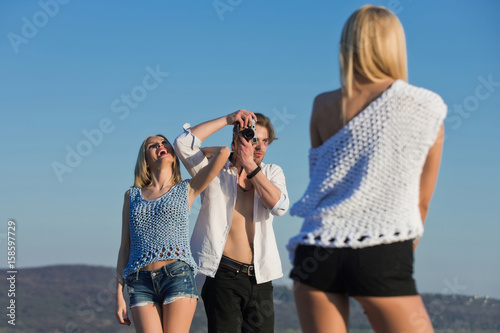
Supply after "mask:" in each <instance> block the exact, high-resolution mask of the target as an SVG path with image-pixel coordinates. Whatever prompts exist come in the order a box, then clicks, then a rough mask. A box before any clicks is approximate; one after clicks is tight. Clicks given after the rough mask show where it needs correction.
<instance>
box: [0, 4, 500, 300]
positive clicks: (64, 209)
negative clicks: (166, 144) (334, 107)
mask: <svg viewBox="0 0 500 333" xmlns="http://www.w3.org/2000/svg"><path fill="white" fill-rule="evenodd" d="M372 3H373V4H376V5H383V6H386V7H388V8H390V9H392V10H393V11H395V12H396V13H397V15H398V16H399V18H400V20H401V22H402V24H403V26H404V27H405V31H406V37H407V46H408V63H409V66H408V67H409V81H410V83H412V84H414V85H417V86H423V87H426V88H428V89H431V90H433V91H435V92H437V93H439V94H440V95H441V96H442V97H443V99H444V101H445V102H446V103H447V104H448V106H449V114H448V118H447V120H446V122H445V126H446V136H447V138H446V142H445V148H444V155H443V162H442V167H441V170H440V175H439V179H438V184H437V187H436V191H435V195H434V198H433V201H432V202H431V207H430V212H429V215H428V218H427V222H426V232H425V235H424V237H423V239H422V241H421V242H420V245H419V248H418V249H417V252H416V278H417V284H418V287H419V290H420V291H421V292H444V293H448V294H450V293H463V294H469V295H490V296H494V297H497V298H500V286H499V284H498V281H500V258H499V255H498V253H500V242H499V241H498V238H499V235H500V218H499V214H498V211H497V210H496V209H497V207H498V198H499V195H498V188H499V187H500V178H499V176H498V173H497V171H498V165H499V164H500V156H499V151H500V149H499V148H500V140H499V139H500V134H499V133H500V131H498V129H497V128H498V124H499V123H500V114H499V112H498V111H499V110H498V109H499V108H498V106H499V105H500V57H499V53H500V46H499V43H498V36H499V35H500V24H499V23H498V16H499V14H500V4H499V3H498V2H496V1H493V0H491V1H476V2H474V4H473V3H471V2H470V1H430V0H421V1H412V0H399V1H396V0H388V1H374V2H372ZM363 4H365V2H362V1H349V2H334V1H326V0H318V1H311V2H306V1H300V2H299V1H296V2H293V1H274V2H269V1H262V0H260V1H245V0H221V1H163V2H160V1H150V2H132V1H120V2H118V1H107V2H98V1H78V0H72V1H68V0H65V1H63V0H59V1H57V0H41V1H13V0H9V1H2V4H1V5H0V34H1V36H2V38H1V39H0V55H1V59H2V61H1V62H0V73H1V74H0V75H1V81H0V84H1V85H2V87H1V89H0V108H1V109H0V110H1V120H0V129H1V130H0V133H1V134H0V135H1V140H0V147H1V151H2V163H0V183H1V184H2V186H1V189H2V191H0V220H1V221H3V222H2V225H3V227H2V228H3V229H4V230H0V243H1V244H0V247H2V250H1V251H2V252H1V253H4V252H3V251H5V248H6V245H5V243H6V240H7V239H6V232H7V222H8V221H9V219H15V220H16V224H17V235H16V238H17V239H16V241H17V265H18V267H37V266H47V265H54V264H82V263H83V264H91V265H104V266H114V265H115V262H116V256H117V251H118V247H119V241H120V232H121V230H120V228H121V220H120V219H121V208H122V203H123V193H124V192H125V190H126V189H127V187H128V186H130V185H131V184H132V181H133V168H134V164H135V159H136V156H137V152H138V149H139V145H140V143H141V142H142V140H143V139H144V138H145V137H146V136H148V135H151V134H157V133H162V134H164V135H166V136H167V137H168V138H170V139H174V138H175V137H176V136H177V135H178V134H179V133H180V131H181V129H182V125H183V124H184V123H185V122H189V123H191V124H197V123H199V122H202V121H205V120H208V119H212V118H215V117H218V116H222V115H225V114H228V113H230V112H232V111H234V110H237V109H239V108H245V109H248V110H252V111H255V112H262V113H264V114H267V115H268V116H269V117H270V118H271V119H272V120H273V121H274V124H275V127H276V128H277V132H278V133H277V135H278V137H279V140H278V141H276V142H275V143H273V145H272V146H270V148H269V150H268V154H267V156H266V159H265V161H266V162H267V163H276V164H279V165H280V166H282V167H283V169H284V171H285V175H286V177H287V183H288V190H289V194H290V197H291V201H292V202H294V201H296V200H298V198H299V197H300V196H301V194H302V193H303V191H304V190H305V188H306V186H307V181H308V169H307V165H308V163H307V155H308V148H309V134H308V124H309V116H310V110H311V105H312V100H313V98H314V96H315V95H317V94H318V93H320V92H323V91H327V90H333V89H336V88H338V86H339V79H338V77H339V73H338V41H339V37H340V31H341V29H342V26H343V24H344V22H345V21H346V19H347V18H348V16H349V15H350V14H351V13H352V12H353V11H354V10H355V9H357V8H358V7H360V6H361V5H363ZM216 6H218V7H217V8H218V9H217V8H216ZM206 143H207V145H222V144H226V145H228V144H229V143H230V129H229V128H226V129H224V130H222V131H220V133H217V134H216V135H214V136H213V137H211V138H209V139H208V140H207V142H206ZM76 155H78V156H76ZM55 168H56V169H55ZM55 170H57V171H55ZM184 175H185V176H186V175H187V173H185V172H184ZM197 207H199V205H195V208H194V209H193V211H192V217H193V218H192V220H193V221H194V220H195V217H196V214H197ZM300 225H301V220H300V219H298V218H295V217H291V216H290V215H288V214H287V215H285V216H284V217H281V218H278V219H276V220H275V231H276V234H277V239H278V245H279V248H280V252H281V257H282V261H283V266H284V270H285V275H287V273H288V271H289V269H290V264H289V262H288V254H287V253H286V250H285V244H286V243H287V240H288V239H289V238H290V237H291V236H293V235H294V234H295V233H297V232H298V230H299V228H300ZM6 256H7V255H6V254H5V256H4V258H5V259H1V261H0V267H5V266H6V264H7V263H6V262H7V259H6ZM281 282H284V283H286V282H287V279H286V278H285V279H283V280H282V281H281Z"/></svg>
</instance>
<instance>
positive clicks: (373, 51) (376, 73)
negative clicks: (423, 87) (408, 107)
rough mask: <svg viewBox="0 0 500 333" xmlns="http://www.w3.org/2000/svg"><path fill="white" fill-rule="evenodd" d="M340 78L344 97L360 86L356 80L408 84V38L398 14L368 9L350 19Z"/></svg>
mask: <svg viewBox="0 0 500 333" xmlns="http://www.w3.org/2000/svg"><path fill="white" fill-rule="evenodd" d="M340 75H341V77H340V81H341V84H342V95H343V96H344V97H348V96H350V95H351V93H352V89H353V86H356V85H357V82H356V76H361V77H364V78H366V79H368V80H370V81H372V82H380V81H383V80H385V79H388V78H393V79H396V80H397V79H401V80H404V81H408V72H407V65H406V41H405V34H404V30H403V26H402V25H401V22H400V21H399V19H398V18H397V17H396V15H394V13H392V12H391V11H390V10H388V9H386V8H384V7H375V6H372V5H365V6H363V7H361V8H359V9H358V10H356V11H355V12H354V13H353V14H352V15H351V17H349V19H348V20H347V22H346V23H345V25H344V28H343V29H342V37H341V40H340Z"/></svg>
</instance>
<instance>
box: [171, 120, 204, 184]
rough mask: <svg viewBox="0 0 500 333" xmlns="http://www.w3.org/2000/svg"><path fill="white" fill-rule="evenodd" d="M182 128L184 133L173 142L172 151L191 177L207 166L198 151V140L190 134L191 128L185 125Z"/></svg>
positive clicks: (199, 142) (202, 155) (201, 153)
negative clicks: (173, 150)
mask: <svg viewBox="0 0 500 333" xmlns="http://www.w3.org/2000/svg"><path fill="white" fill-rule="evenodd" d="M183 128H184V132H182V133H181V134H180V135H179V136H178V137H177V138H176V139H175V141H174V149H175V151H176V153H177V156H178V157H179V159H180V160H181V161H182V164H184V166H185V167H186V169H187V171H188V172H189V174H190V175H191V176H192V177H193V176H194V175H196V174H197V173H198V171H200V170H201V169H202V168H203V167H204V166H205V165H207V164H208V159H207V158H206V157H205V154H203V152H202V151H201V150H200V147H201V141H200V139H199V138H197V137H196V136H195V135H194V134H193V133H191V126H190V125H189V124H187V123H186V124H184V126H183Z"/></svg>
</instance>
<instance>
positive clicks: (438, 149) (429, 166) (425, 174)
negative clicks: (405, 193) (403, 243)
mask: <svg viewBox="0 0 500 333" xmlns="http://www.w3.org/2000/svg"><path fill="white" fill-rule="evenodd" d="M443 141H444V125H441V128H440V129H439V134H438V137H437V139H436V141H435V142H434V144H433V145H432V147H431V149H430V150H429V153H428V154H427V159H426V160H425V164H424V168H423V170H422V175H421V176H420V202H419V209H420V216H421V217H422V223H425V218H426V216H427V211H428V209H429V203H430V201H431V198H432V194H433V192H434V188H435V186H436V180H437V175H438V171H439V164H440V163H441V154H442V152H443ZM417 244H418V240H417V241H415V243H414V245H413V248H414V249H415V248H416V247H417Z"/></svg>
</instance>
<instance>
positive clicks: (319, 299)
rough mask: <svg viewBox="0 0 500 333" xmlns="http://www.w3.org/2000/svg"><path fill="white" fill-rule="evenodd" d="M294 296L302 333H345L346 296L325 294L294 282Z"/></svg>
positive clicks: (347, 317)
mask: <svg viewBox="0 0 500 333" xmlns="http://www.w3.org/2000/svg"><path fill="white" fill-rule="evenodd" d="M294 295H295V305H296V307H297V312H298V314H299V320H300V326H301V327H302V332H304V333H313V332H314V333H321V332H336V333H343V332H347V326H348V320H349V297H348V296H347V295H341V294H330V293H325V292H323V291H320V290H318V289H315V288H312V287H309V286H307V285H305V284H302V283H300V282H296V281H295V282H294Z"/></svg>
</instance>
